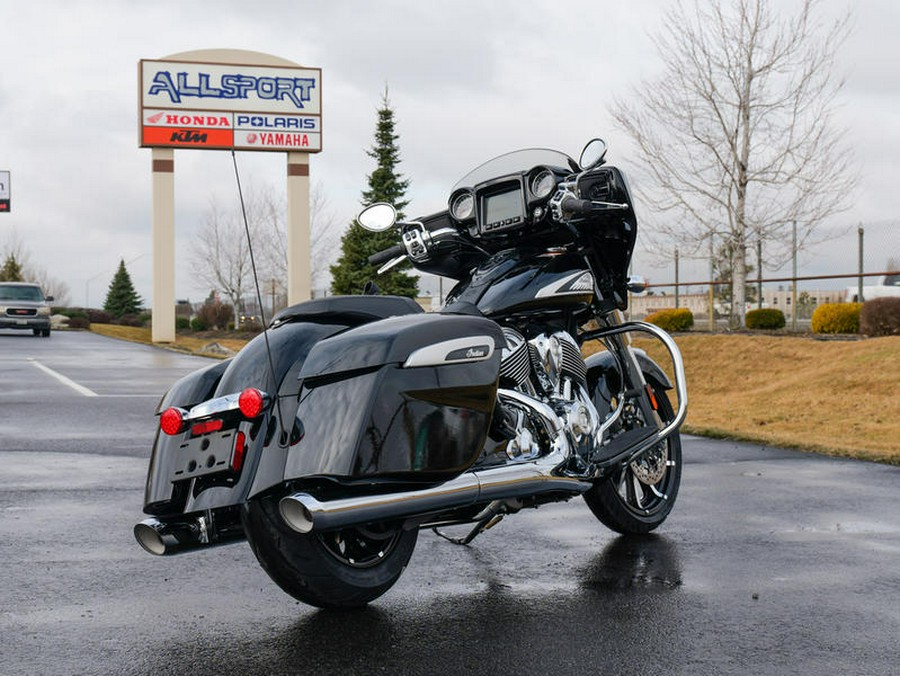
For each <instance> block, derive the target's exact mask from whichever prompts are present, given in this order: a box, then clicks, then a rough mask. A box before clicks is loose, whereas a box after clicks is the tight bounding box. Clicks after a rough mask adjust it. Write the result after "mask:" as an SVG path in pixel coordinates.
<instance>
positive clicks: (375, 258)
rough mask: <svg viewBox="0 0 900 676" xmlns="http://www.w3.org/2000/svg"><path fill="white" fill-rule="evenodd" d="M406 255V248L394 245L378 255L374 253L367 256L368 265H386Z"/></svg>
mask: <svg viewBox="0 0 900 676" xmlns="http://www.w3.org/2000/svg"><path fill="white" fill-rule="evenodd" d="M405 255H406V247H405V246H403V245H402V244H395V245H394V246H392V247H390V248H388V249H385V250H384V251H379V252H378V253H374V254H372V255H371V256H369V265H381V264H382V263H387V262H388V261H390V260H392V259H394V258H397V257H398V256H405Z"/></svg>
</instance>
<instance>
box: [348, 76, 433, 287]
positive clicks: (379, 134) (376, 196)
mask: <svg viewBox="0 0 900 676" xmlns="http://www.w3.org/2000/svg"><path fill="white" fill-rule="evenodd" d="M394 127H395V123H394V111H393V109H392V108H391V106H390V102H389V101H388V93H387V89H385V91H384V96H383V97H382V106H381V108H379V109H378V122H377V125H376V128H375V144H374V145H373V146H372V149H371V150H369V151H367V153H368V155H369V157H371V158H372V159H374V160H375V161H376V162H377V163H378V166H377V167H376V168H375V170H374V171H373V172H372V173H371V174H369V177H368V181H369V187H368V190H366V191H364V192H363V194H362V203H363V204H364V205H367V204H373V203H374V202H387V203H388V204H392V205H393V206H394V208H395V209H396V210H397V214H398V218H401V219H402V218H403V209H404V208H406V205H407V204H409V200H406V199H404V197H405V195H406V189H407V188H408V187H409V180H408V179H404V178H403V175H402V174H400V173H399V172H398V171H397V165H398V164H400V148H399V147H398V146H397V139H398V138H400V137H399V136H398V135H397V134H396V133H395V131H394ZM399 243H400V234H399V233H398V232H397V231H396V230H395V229H391V230H387V231H385V232H378V233H376V232H369V231H367V230H364V229H363V228H362V227H360V226H359V225H357V224H356V223H355V222H354V223H351V225H350V229H349V230H347V232H346V233H345V234H344V236H343V238H342V239H341V257H340V258H339V259H338V262H337V263H336V264H335V265H333V266H331V274H332V278H333V281H332V284H331V290H332V293H335V294H354V293H362V290H363V288H364V287H365V285H366V282H368V281H374V282H375V283H376V284H378V287H379V288H380V289H381V291H382V293H386V294H393V295H398V296H410V297H413V298H414V297H415V296H416V295H417V293H418V280H417V279H416V278H415V277H412V276H410V275H408V274H406V273H405V272H403V271H402V270H403V268H406V269H408V268H409V264H408V263H404V264H402V265H399V266H396V267H394V268H391V270H389V271H388V272H386V273H384V274H382V275H380V276H378V277H377V279H376V271H377V268H376V267H373V266H371V265H369V262H368V258H369V256H371V255H372V254H374V253H378V252H379V251H383V250H384V249H387V248H389V247H392V246H394V245H396V244H399Z"/></svg>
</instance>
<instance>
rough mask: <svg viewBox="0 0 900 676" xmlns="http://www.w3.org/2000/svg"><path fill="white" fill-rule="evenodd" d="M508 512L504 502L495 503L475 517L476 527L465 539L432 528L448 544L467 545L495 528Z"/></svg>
mask: <svg viewBox="0 0 900 676" xmlns="http://www.w3.org/2000/svg"><path fill="white" fill-rule="evenodd" d="M506 511H507V508H506V505H505V504H504V503H503V502H502V501H499V500H497V501H495V502H492V503H491V504H489V505H488V506H487V507H485V508H484V509H483V510H481V512H479V514H478V515H477V516H476V517H475V519H476V522H475V526H474V527H473V528H472V530H470V531H469V533H468V534H467V535H466V536H465V537H461V538H455V537H453V536H451V535H447V534H446V533H442V532H441V531H440V530H438V529H437V528H432V529H431V530H432V531H434V534H435V535H439V536H440V537H442V538H444V539H445V540H447V541H448V542H452V543H453V544H455V545H467V544H469V543H470V542H471V541H472V540H474V539H475V538H477V537H478V536H479V535H481V534H482V533H483V532H484V531H486V530H488V529H489V528H493V527H494V526H496V525H497V524H498V523H500V521H501V520H502V519H503V517H504V515H505V513H506Z"/></svg>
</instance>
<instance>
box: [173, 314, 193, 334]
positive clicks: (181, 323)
mask: <svg viewBox="0 0 900 676" xmlns="http://www.w3.org/2000/svg"><path fill="white" fill-rule="evenodd" d="M190 328H191V320H190V319H188V318H187V317H175V330H176V331H189V330H190Z"/></svg>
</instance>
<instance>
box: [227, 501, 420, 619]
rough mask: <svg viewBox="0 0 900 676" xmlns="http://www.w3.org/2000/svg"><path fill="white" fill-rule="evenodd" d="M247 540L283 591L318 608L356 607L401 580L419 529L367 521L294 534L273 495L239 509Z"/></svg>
mask: <svg viewBox="0 0 900 676" xmlns="http://www.w3.org/2000/svg"><path fill="white" fill-rule="evenodd" d="M242 517H243V523H244V531H245V533H246V535H247V540H248V541H249V542H250V546H251V548H252V549H253V553H254V554H255V555H256V559H257V561H259V563H260V565H261V566H262V568H263V570H265V571H266V573H268V575H269V577H271V578H272V580H274V581H275V583H276V584H277V585H278V586H279V587H281V588H282V589H283V590H284V591H285V592H287V593H288V594H290V595H291V596H293V597H294V598H296V599H298V600H299V601H303V602H304V603H308V604H310V605H313V606H317V607H319V608H344V609H346V608H360V607H362V606H364V605H366V604H367V603H368V602H369V601H372V600H374V599H376V598H378V597H379V596H381V595H382V594H384V593H385V592H386V591H387V590H388V589H390V588H391V587H392V586H393V585H394V583H395V582H396V581H397V580H398V579H399V577H400V575H401V574H402V573H403V570H404V569H405V568H406V564H407V563H408V562H409V559H410V557H411V556H412V553H413V549H414V548H415V546H416V540H417V538H418V536H419V531H418V530H416V529H413V530H403V529H402V528H401V527H399V526H386V525H383V524H367V525H366V526H363V527H359V528H346V529H344V530H340V531H331V532H326V533H315V532H313V533H307V534H301V533H297V532H296V531H294V530H293V529H291V528H290V527H289V526H288V525H287V523H285V521H284V519H283V518H282V516H281V512H280V511H279V509H278V500H277V499H276V498H273V497H265V498H259V499H256V500H251V501H250V502H249V503H247V504H246V505H245V506H244V510H243V514H242Z"/></svg>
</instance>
